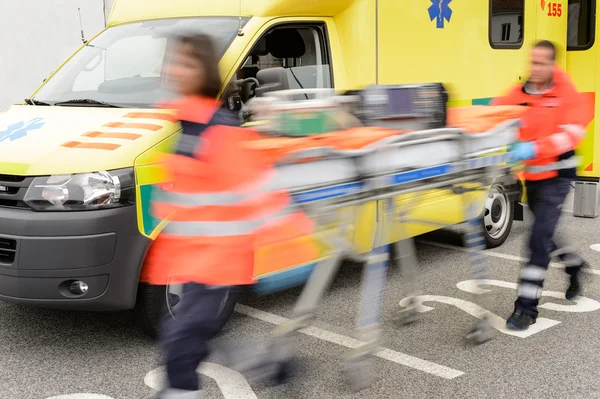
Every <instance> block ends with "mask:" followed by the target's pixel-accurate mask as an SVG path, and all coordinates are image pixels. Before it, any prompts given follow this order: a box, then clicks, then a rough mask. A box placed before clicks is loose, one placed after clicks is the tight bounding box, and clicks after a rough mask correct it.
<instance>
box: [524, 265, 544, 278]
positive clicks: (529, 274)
mask: <svg viewBox="0 0 600 399" xmlns="http://www.w3.org/2000/svg"><path fill="white" fill-rule="evenodd" d="M546 274H547V271H546V270H545V269H542V268H541V267H538V266H532V265H529V266H526V267H524V268H523V269H522V270H521V279H523V280H532V281H543V280H544V279H545V278H546Z"/></svg>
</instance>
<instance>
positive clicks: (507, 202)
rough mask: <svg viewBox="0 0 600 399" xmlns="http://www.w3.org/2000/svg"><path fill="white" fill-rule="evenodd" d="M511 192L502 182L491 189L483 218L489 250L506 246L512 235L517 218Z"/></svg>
mask: <svg viewBox="0 0 600 399" xmlns="http://www.w3.org/2000/svg"><path fill="white" fill-rule="evenodd" d="M513 190H514V189H513ZM511 192H512V191H511V188H509V186H508V185H506V184H503V183H502V182H496V183H494V184H493V185H492V187H491V188H490V191H489V193H488V197H487V199H486V201H485V206H484V209H483V217H482V218H481V223H482V225H483V231H484V236H485V243H486V247H487V248H496V247H499V246H500V245H502V244H504V241H506V239H507V238H508V235H509V234H510V230H511V228H512V224H513V220H514V217H515V202H514V199H513V198H512V196H511Z"/></svg>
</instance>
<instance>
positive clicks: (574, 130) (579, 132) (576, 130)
mask: <svg viewBox="0 0 600 399" xmlns="http://www.w3.org/2000/svg"><path fill="white" fill-rule="evenodd" d="M561 128H562V129H564V130H565V131H566V132H568V133H569V134H571V135H572V136H575V137H576V138H577V139H578V140H579V139H581V138H583V136H585V127H583V126H581V125H562V126H561Z"/></svg>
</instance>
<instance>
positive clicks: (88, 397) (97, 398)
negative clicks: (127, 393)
mask: <svg viewBox="0 0 600 399" xmlns="http://www.w3.org/2000/svg"><path fill="white" fill-rule="evenodd" d="M47 399H114V398H113V397H110V396H106V395H99V394H96V393H72V394H69V395H58V396H52V397H50V398H47Z"/></svg>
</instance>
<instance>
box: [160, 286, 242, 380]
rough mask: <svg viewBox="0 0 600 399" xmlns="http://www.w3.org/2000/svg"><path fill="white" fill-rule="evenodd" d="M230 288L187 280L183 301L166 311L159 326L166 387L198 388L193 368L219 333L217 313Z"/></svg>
mask: <svg viewBox="0 0 600 399" xmlns="http://www.w3.org/2000/svg"><path fill="white" fill-rule="evenodd" d="M233 290H234V288H233V287H213V286H206V285H202V284H194V283H188V284H185V285H184V287H183V295H182V300H181V302H180V303H179V304H177V306H176V307H175V309H174V317H171V316H170V315H169V314H167V315H166V316H165V317H164V319H163V323H162V328H161V330H162V331H161V335H160V340H161V345H162V347H163V350H164V351H165V353H166V368H167V377H168V380H169V388H173V389H182V390H188V391H197V390H199V389H200V382H199V379H198V375H197V374H196V369H197V368H198V366H199V365H200V363H201V362H202V361H203V360H204V359H205V358H206V357H207V356H208V354H209V348H208V343H209V341H210V340H211V339H212V337H213V336H214V335H216V334H217V333H218V332H219V329H220V326H221V324H222V322H221V320H220V319H219V314H220V312H221V310H222V306H223V304H224V300H225V299H226V298H227V296H228V295H232V294H233Z"/></svg>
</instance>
